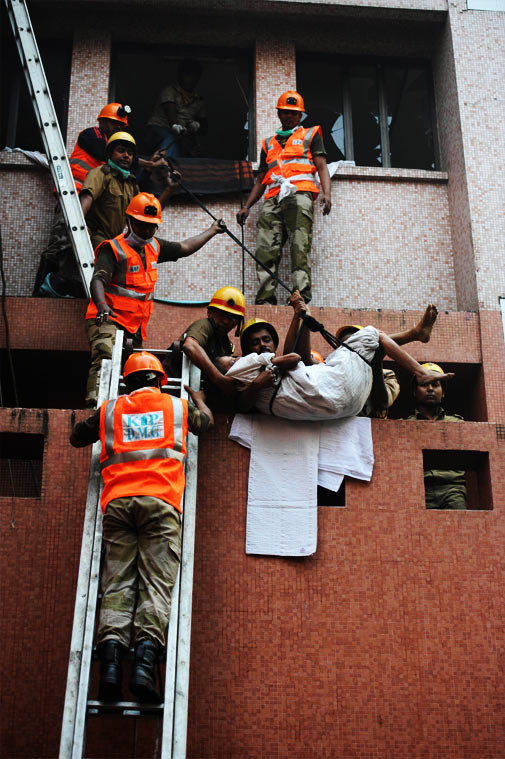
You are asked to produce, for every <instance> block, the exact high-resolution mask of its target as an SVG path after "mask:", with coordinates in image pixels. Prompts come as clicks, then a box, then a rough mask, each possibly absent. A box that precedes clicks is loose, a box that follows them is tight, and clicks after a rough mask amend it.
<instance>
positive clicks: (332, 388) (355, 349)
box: [216, 297, 454, 421]
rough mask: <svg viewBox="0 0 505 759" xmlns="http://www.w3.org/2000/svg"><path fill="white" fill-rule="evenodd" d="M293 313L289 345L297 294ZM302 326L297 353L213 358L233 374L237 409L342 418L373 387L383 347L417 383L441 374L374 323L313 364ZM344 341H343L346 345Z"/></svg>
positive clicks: (352, 413)
mask: <svg viewBox="0 0 505 759" xmlns="http://www.w3.org/2000/svg"><path fill="white" fill-rule="evenodd" d="M292 305H293V308H294V316H293V320H292V322H291V325H290V328H289V330H288V335H287V337H286V343H285V346H284V347H285V350H286V346H288V348H289V347H290V346H292V345H294V335H295V334H296V332H297V328H298V323H299V318H300V310H301V308H303V309H304V310H307V306H306V304H305V303H303V301H302V300H301V299H298V298H296V297H295V298H293V300H292ZM305 332H308V331H307V330H303V331H302V333H301V336H300V340H299V341H298V344H297V348H298V351H299V352H298V353H294V352H287V353H285V354H284V355H282V356H278V357H276V356H275V353H274V352H271V353H268V352H260V353H250V354H249V355H246V356H243V357H242V358H239V359H234V358H233V357H231V356H228V357H222V358H220V359H217V360H216V366H217V368H218V369H219V370H220V371H222V372H223V373H226V376H227V377H232V378H233V379H234V380H235V386H236V390H237V391H238V394H239V397H238V410H239V411H241V412H247V411H250V410H252V409H253V408H255V409H257V410H258V411H260V412H262V413H264V414H273V415H274V416H280V417H283V418H285V419H295V420H296V419H298V420H303V419H306V420H316V421H317V420H327V419H342V418H344V417H349V416H355V415H357V414H359V412H360V411H361V410H362V408H363V406H364V405H365V402H366V400H367V398H368V397H369V395H370V391H371V389H372V380H373V371H372V362H373V358H374V356H375V354H376V352H377V351H379V350H382V351H383V353H384V354H385V355H388V356H390V357H391V358H392V359H393V360H394V361H396V362H397V363H398V364H399V365H400V366H402V367H404V368H405V369H407V370H408V371H410V372H411V373H412V374H413V376H414V377H415V378H416V381H417V382H418V383H422V382H426V381H429V380H430V379H433V378H434V377H436V378H437V379H446V380H447V379H452V377H453V376H454V375H453V374H444V375H443V377H441V376H440V375H439V374H437V373H436V372H432V371H430V370H429V369H426V368H425V367H423V366H421V364H419V363H418V362H417V361H416V360H415V359H414V358H412V356H410V355H409V354H408V353H406V352H405V351H404V350H403V348H401V347H400V346H399V345H398V344H397V343H396V342H394V340H392V339H391V337H389V336H388V335H386V334H385V333H384V332H381V331H379V330H377V329H376V328H375V327H373V326H371V325H370V326H368V327H364V328H363V329H359V330H358V331H357V332H354V333H353V334H351V335H350V336H349V337H348V338H347V339H346V341H345V345H343V346H339V347H338V348H337V349H336V350H334V351H332V352H331V353H330V355H329V356H328V357H327V358H326V360H325V362H324V363H316V364H312V359H311V358H310V339H309V337H308V336H307V335H304V333H305ZM346 346H347V347H346ZM302 357H303V358H304V360H302Z"/></svg>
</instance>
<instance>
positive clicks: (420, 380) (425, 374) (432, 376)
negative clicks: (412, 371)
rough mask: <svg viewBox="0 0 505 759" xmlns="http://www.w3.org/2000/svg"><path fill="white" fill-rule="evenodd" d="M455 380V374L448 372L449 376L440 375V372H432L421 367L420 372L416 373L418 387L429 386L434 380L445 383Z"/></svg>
mask: <svg viewBox="0 0 505 759" xmlns="http://www.w3.org/2000/svg"><path fill="white" fill-rule="evenodd" d="M453 378H454V372H448V373H447V374H440V372H431V371H430V370H429V369H425V368H424V367H422V366H421V367H420V371H418V372H417V373H416V380H417V384H418V385H428V384H429V383H430V382H433V381H434V380H438V381H439V382H443V380H451V379H453Z"/></svg>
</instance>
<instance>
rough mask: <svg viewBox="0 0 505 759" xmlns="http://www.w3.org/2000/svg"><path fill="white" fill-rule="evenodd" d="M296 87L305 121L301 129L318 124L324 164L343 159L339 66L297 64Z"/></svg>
mask: <svg viewBox="0 0 505 759" xmlns="http://www.w3.org/2000/svg"><path fill="white" fill-rule="evenodd" d="M296 80H297V87H298V90H299V92H300V94H301V95H302V97H303V98H304V103H305V111H306V114H307V115H306V118H305V119H304V120H303V126H307V127H308V126H314V124H319V126H321V128H322V130H323V139H324V145H325V148H326V152H327V154H328V162H330V161H340V160H343V159H344V158H345V131H344V104H343V96H342V66H341V65H340V64H339V63H332V62H329V63H326V64H325V67H324V71H323V70H322V69H321V63H320V61H311V60H303V61H300V62H299V64H298V65H297V72H296Z"/></svg>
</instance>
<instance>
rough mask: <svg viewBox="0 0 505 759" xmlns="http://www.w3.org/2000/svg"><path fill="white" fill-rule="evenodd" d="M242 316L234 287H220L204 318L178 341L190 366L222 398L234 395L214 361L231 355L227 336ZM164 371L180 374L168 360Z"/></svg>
mask: <svg viewBox="0 0 505 759" xmlns="http://www.w3.org/2000/svg"><path fill="white" fill-rule="evenodd" d="M244 314H245V298H244V295H243V293H242V292H241V291H240V290H238V289H237V288H236V287H229V286H226V287H220V288H219V290H216V292H215V293H214V295H213V296H212V298H211V300H210V303H209V305H208V307H207V317H206V318H203V319H197V321H196V322H193V323H192V324H190V325H189V327H188V328H187V329H186V330H185V331H184V334H182V335H181V337H180V338H179V340H180V342H181V348H182V350H183V351H184V353H185V354H186V356H187V357H188V359H189V360H190V361H191V363H193V364H195V366H198V367H199V369H201V371H202V372H203V374H204V375H205V377H206V378H207V380H208V381H209V382H210V383H211V385H212V386H214V388H215V389H217V390H219V391H220V392H221V393H223V394H224V395H230V394H233V393H234V388H235V383H234V382H233V380H232V379H231V378H229V377H224V376H223V374H222V373H221V372H220V371H219V369H217V367H216V365H215V360H216V359H217V358H220V357H221V356H231V355H232V353H233V352H234V350H235V346H234V345H233V343H232V342H231V340H230V338H229V337H228V333H229V332H231V330H233V329H235V330H237V331H238V329H239V328H240V326H241V324H242V322H243V319H244ZM165 369H166V370H167V372H168V373H169V376H175V377H176V376H178V374H179V373H180V372H179V369H178V367H177V366H175V362H174V360H173V359H172V358H169V359H168V360H167V364H166V366H165ZM209 403H210V400H209Z"/></svg>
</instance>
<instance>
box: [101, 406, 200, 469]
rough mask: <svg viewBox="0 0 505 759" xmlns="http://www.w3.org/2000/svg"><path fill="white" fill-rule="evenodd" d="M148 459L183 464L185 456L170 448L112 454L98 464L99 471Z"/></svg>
mask: <svg viewBox="0 0 505 759" xmlns="http://www.w3.org/2000/svg"><path fill="white" fill-rule="evenodd" d="M181 422H182V418H181ZM174 426H175V425H174ZM181 435H182V427H181ZM150 459H177V461H180V462H182V463H183V464H184V462H185V460H186V456H185V455H184V454H183V453H179V452H178V451H172V450H171V449H170V448H145V449H143V450H141V451H124V453H113V454H112V455H111V456H109V457H108V458H107V459H106V460H105V461H104V462H103V463H102V464H100V470H103V469H105V468H106V467H108V466H113V465H114V464H125V463H127V462H129V461H148V460H150Z"/></svg>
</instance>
